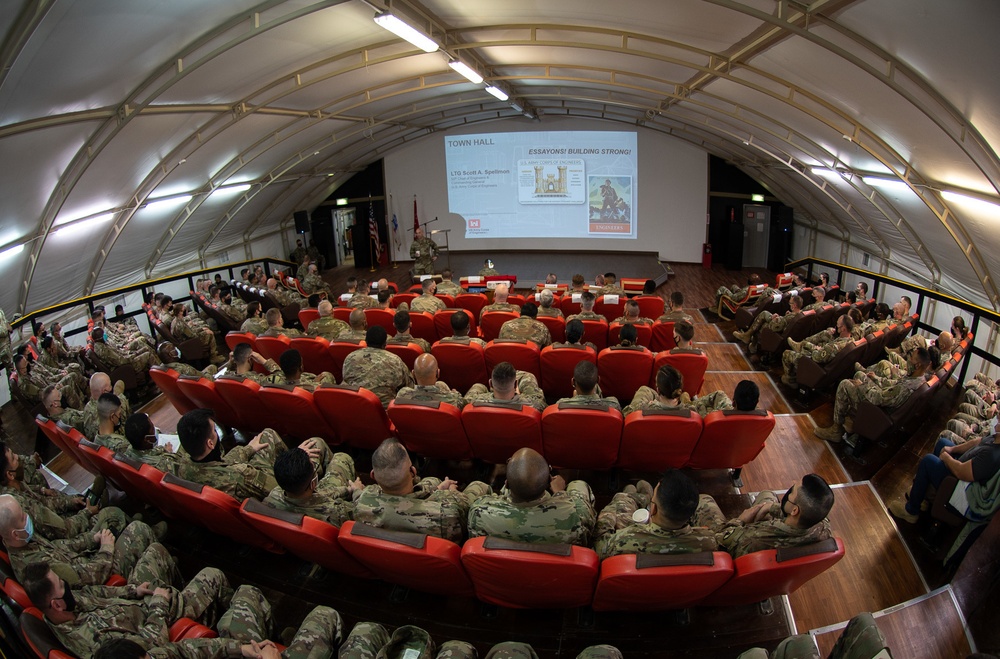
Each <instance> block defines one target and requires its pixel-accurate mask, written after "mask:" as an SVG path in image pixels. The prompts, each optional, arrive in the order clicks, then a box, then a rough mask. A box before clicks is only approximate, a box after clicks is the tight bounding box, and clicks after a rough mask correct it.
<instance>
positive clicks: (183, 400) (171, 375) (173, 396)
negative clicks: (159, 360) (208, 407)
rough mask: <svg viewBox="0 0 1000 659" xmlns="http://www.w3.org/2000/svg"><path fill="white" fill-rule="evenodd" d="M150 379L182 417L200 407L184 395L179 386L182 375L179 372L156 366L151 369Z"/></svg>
mask: <svg viewBox="0 0 1000 659" xmlns="http://www.w3.org/2000/svg"><path fill="white" fill-rule="evenodd" d="M149 377H150V379H151V380H152V381H153V382H154V383H155V384H156V386H157V387H159V388H160V391H162V392H163V393H164V394H166V396H167V400H169V401H170V404H171V405H173V406H174V409H175V410H177V412H178V413H180V414H181V415H182V416H183V415H184V414H187V413H188V412H190V411H191V410H194V409H197V408H198V405H197V404H195V402H194V401H192V400H191V399H190V398H188V397H187V396H185V395H184V394H182V393H181V390H180V388H179V387H178V386H177V378H179V377H180V373H178V372H177V371H175V370H173V369H172V368H167V367H166V366H162V365H160V364H156V365H155V366H151V367H150V368H149Z"/></svg>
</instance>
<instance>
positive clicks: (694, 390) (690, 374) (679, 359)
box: [650, 352, 708, 398]
mask: <svg viewBox="0 0 1000 659" xmlns="http://www.w3.org/2000/svg"><path fill="white" fill-rule="evenodd" d="M667 364H669V365H670V366H673V367H674V368H676V369H677V370H678V371H680V372H681V375H682V376H684V391H686V392H687V394H688V395H689V396H691V397H692V398H694V397H695V396H697V395H698V394H699V393H701V385H703V384H704V383H705V371H707V370H708V355H706V354H705V353H693V352H681V353H677V354H670V353H669V352H661V353H660V354H658V355H657V356H656V361H655V362H654V363H653V372H652V377H651V379H650V383H651V386H654V387H655V386H656V373H657V371H659V370H660V368H661V367H662V366H665V365H667Z"/></svg>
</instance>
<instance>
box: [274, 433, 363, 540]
mask: <svg viewBox="0 0 1000 659" xmlns="http://www.w3.org/2000/svg"><path fill="white" fill-rule="evenodd" d="M320 446H321V447H322V451H323V452H322V453H321V455H320V458H319V459H318V460H313V468H314V469H316V476H317V478H319V482H318V483H317V485H316V491H315V492H313V493H312V494H311V495H310V496H309V497H308V498H305V499H299V498H295V497H291V496H289V495H288V494H286V493H285V491H284V490H283V489H281V486H278V487H275V488H274V489H273V490H271V493H270V494H268V495H267V498H266V499H264V503H266V504H268V505H269V506H271V507H272V508H277V509H278V510H287V511H289V512H293V513H302V514H303V515H308V516H309V517H314V518H315V519H319V520H322V521H324V522H329V523H330V524H333V525H334V526H340V525H341V524H343V523H344V522H345V521H347V520H349V519H351V513H352V512H353V510H354V505H353V504H352V503H351V493H350V488H349V485H350V484H351V482H352V481H353V480H354V479H355V478H356V474H355V471H354V459H353V458H351V456H349V455H348V454H346V453H334V454H333V455H330V450H329V449H328V448H327V447H326V442H322V443H321V444H320ZM317 463H318V464H317ZM317 467H318V468H317Z"/></svg>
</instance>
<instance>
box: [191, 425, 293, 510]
mask: <svg viewBox="0 0 1000 659" xmlns="http://www.w3.org/2000/svg"><path fill="white" fill-rule="evenodd" d="M262 435H263V437H261V440H262V441H263V442H264V443H265V446H264V448H262V449H261V450H259V451H257V452H256V453H254V452H253V449H251V448H250V447H248V446H237V447H236V448H234V449H233V450H232V451H229V452H228V453H226V454H224V455H223V457H222V460H221V461H218V462H194V461H193V460H191V459H190V458H189V459H186V460H180V461H178V464H177V469H178V473H177V475H178V476H179V477H180V478H183V479H185V480H189V481H193V482H195V483H204V484H205V485H209V486H211V487H214V488H215V489H217V490H220V491H222V492H225V493H226V494H228V495H230V496H232V497H233V498H235V499H237V500H238V501H242V500H243V499H249V498H252V499H263V498H264V497H266V496H267V495H268V493H270V491H271V490H273V489H274V488H275V487H277V485H278V483H277V482H276V481H275V480H274V459H275V458H277V457H278V455H280V454H281V453H283V452H284V451H287V450H288V447H287V446H286V445H285V442H284V441H283V440H282V439H281V437H279V436H278V433H276V432H275V431H273V430H271V429H270V428H265V429H264V430H263V432H262Z"/></svg>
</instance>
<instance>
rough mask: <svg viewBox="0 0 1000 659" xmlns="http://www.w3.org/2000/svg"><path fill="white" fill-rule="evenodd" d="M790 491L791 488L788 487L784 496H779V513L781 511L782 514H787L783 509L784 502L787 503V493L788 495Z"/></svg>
mask: <svg viewBox="0 0 1000 659" xmlns="http://www.w3.org/2000/svg"><path fill="white" fill-rule="evenodd" d="M791 491H792V490H791V489H789V490H788V491H787V492H785V496H783V497H781V513H782V514H783V515H787V514H788V513H787V512H786V511H785V504H786V503H788V495H789V494H790V493H791Z"/></svg>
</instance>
